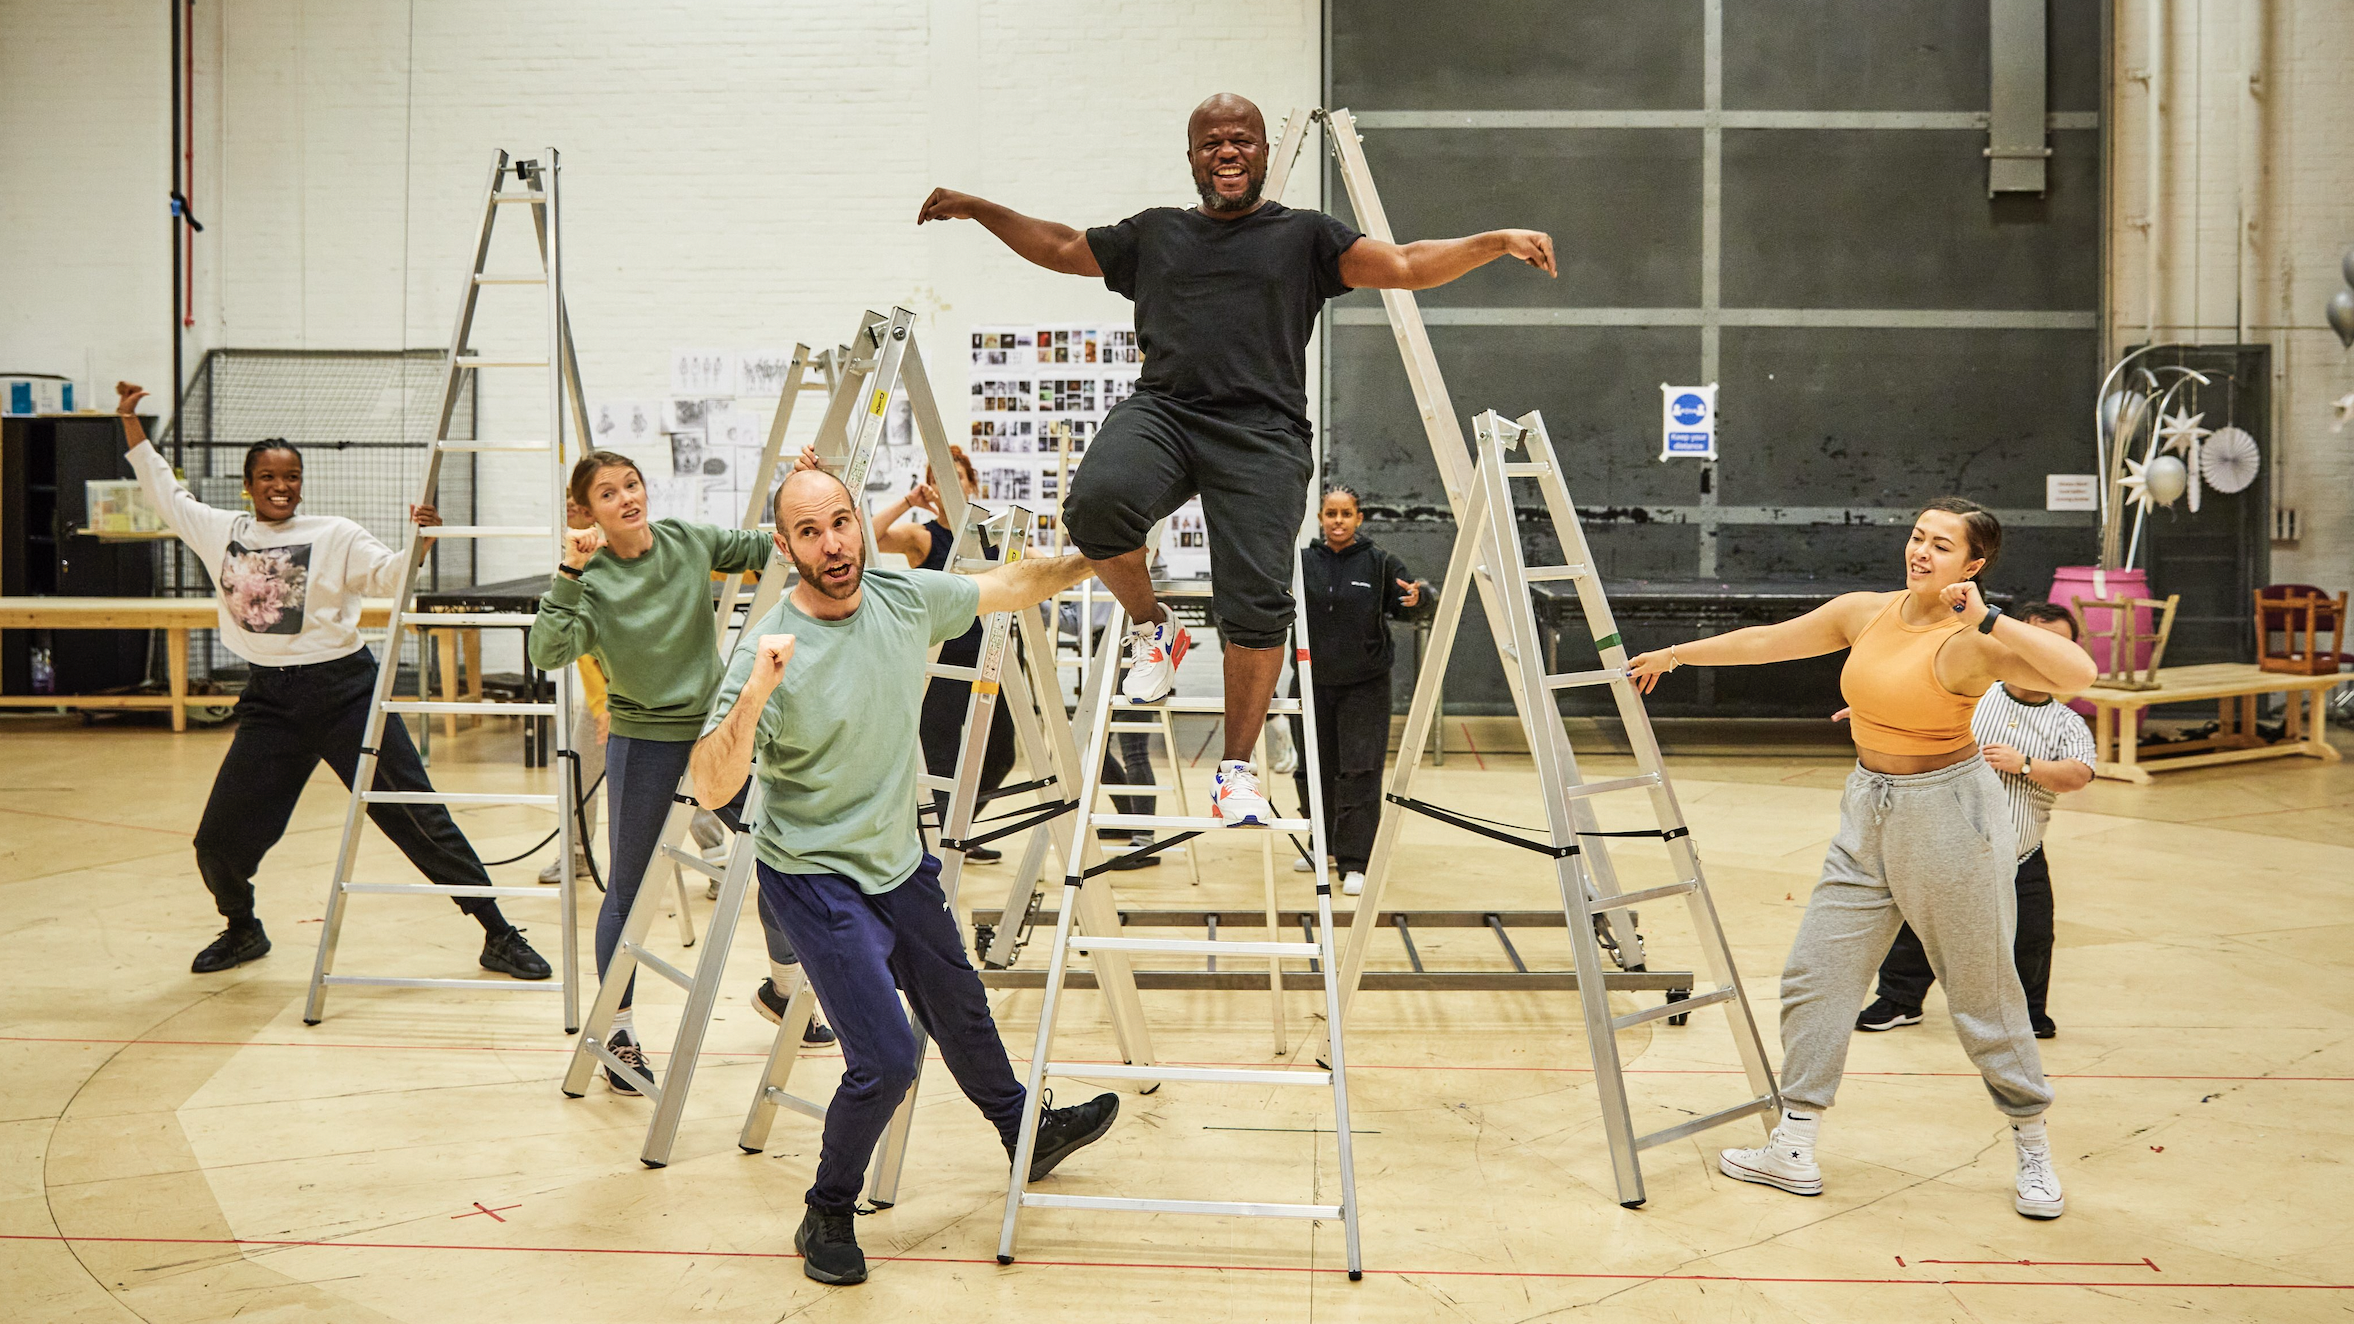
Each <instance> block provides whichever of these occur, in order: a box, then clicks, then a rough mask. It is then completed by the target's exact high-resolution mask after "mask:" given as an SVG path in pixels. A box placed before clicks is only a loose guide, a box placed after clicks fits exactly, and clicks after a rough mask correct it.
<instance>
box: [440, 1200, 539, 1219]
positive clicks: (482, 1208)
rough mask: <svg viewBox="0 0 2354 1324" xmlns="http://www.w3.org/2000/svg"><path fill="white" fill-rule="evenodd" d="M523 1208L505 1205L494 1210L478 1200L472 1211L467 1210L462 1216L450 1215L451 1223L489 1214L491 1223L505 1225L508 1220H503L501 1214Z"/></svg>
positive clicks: (515, 1205) (516, 1205) (517, 1205)
mask: <svg viewBox="0 0 2354 1324" xmlns="http://www.w3.org/2000/svg"><path fill="white" fill-rule="evenodd" d="M522 1207H523V1206H522V1205H519V1204H503V1205H500V1206H499V1207H498V1208H496V1209H493V1208H491V1207H490V1206H488V1205H486V1204H484V1203H483V1202H482V1201H480V1200H476V1201H475V1202H474V1207H473V1208H472V1209H469V1210H467V1211H466V1212H465V1213H462V1214H451V1215H450V1221H451V1222H453V1223H454V1222H456V1221H457V1220H459V1219H461V1218H472V1217H474V1216H475V1215H476V1214H489V1215H490V1221H491V1222H493V1223H504V1222H506V1221H507V1220H506V1219H503V1218H501V1217H499V1215H500V1214H503V1213H505V1212H507V1211H508V1210H510V1209H521V1208H522Z"/></svg>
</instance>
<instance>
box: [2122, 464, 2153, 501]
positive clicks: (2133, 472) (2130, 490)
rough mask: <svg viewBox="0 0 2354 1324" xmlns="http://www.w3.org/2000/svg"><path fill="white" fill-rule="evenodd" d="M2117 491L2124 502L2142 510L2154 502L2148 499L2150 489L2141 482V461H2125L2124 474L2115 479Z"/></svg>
mask: <svg viewBox="0 0 2354 1324" xmlns="http://www.w3.org/2000/svg"><path fill="white" fill-rule="evenodd" d="M2117 491H2118V493H2119V495H2120V496H2121V497H2122V498H2123V500H2124V501H2125V502H2129V503H2131V504H2132V505H2134V506H2137V507H2139V508H2140V509H2141V510H2143V511H2144V512H2147V511H2148V510H2149V508H2150V507H2151V506H2152V505H2153V504H2155V503H2153V502H2152V501H2151V500H2150V489H2149V488H2148V487H2147V486H2146V485H2145V484H2144V483H2143V482H2142V462H2141V461H2139V460H2132V459H2129V460H2127V461H2126V462H2125V476H2124V477H2123V478H2120V479H2118V480H2117Z"/></svg>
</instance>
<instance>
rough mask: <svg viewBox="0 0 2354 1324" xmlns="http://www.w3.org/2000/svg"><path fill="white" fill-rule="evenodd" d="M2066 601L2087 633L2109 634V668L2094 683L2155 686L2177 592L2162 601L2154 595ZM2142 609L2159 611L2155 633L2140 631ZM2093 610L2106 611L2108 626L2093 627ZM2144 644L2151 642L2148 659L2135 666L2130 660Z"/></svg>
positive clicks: (2107, 686)
mask: <svg viewBox="0 0 2354 1324" xmlns="http://www.w3.org/2000/svg"><path fill="white" fill-rule="evenodd" d="M2069 602H2070V603H2071V604H2073V605H2074V607H2075V610H2076V623H2077V624H2078V625H2080V626H2082V627H2083V628H2084V633H2085V634H2086V635H2088V636H2089V635H2093V634H2106V635H2108V637H2109V670H2107V671H2105V672H2103V673H2102V674H2101V678H2100V679H2099V680H2098V681H2097V682H2095V683H2096V684H2098V685H2100V686H2101V687H2102V688H2104V689H2112V690H2151V689H2156V688H2157V687H2158V681H2157V674H2158V667H2159V665H2160V664H2161V663H2162V662H2163V661H2164V660H2165V657H2166V640H2167V637H2168V636H2170V635H2172V634H2173V633H2174V609H2175V607H2177V606H2178V605H2180V604H2181V602H2182V595H2181V594H2180V593H2169V594H2167V595H2166V599H2165V601H2163V602H2161V601H2159V600H2158V599H2156V598H2116V599H2110V600H2103V599H2100V598H2092V599H2085V598H2070V599H2069ZM2145 609H2147V610H2150V611H2154V612H2156V613H2158V628H2157V631H2156V632H2155V633H2152V634H2143V633H2142V632H2141V625H2140V621H2141V613H2142V611H2143V610H2145ZM2096 611H2107V612H2108V613H2109V628H2108V629H2106V630H2096V629H2095V628H2094V627H2093V623H2092V613H2093V612H2096ZM2143 644H2149V645H2151V648H2150V662H2149V665H2148V666H2145V667H2140V668H2136V667H2135V666H2134V665H2133V659H2134V657H2135V656H2136V655H2137V654H2139V653H2140V652H2141V646H2142V645H2143Z"/></svg>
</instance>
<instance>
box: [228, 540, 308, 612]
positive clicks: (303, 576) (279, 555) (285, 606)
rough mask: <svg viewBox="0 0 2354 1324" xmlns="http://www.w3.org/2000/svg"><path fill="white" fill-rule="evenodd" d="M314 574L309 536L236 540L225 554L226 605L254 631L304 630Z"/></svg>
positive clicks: (229, 610)
mask: <svg viewBox="0 0 2354 1324" xmlns="http://www.w3.org/2000/svg"><path fill="white" fill-rule="evenodd" d="M310 575H311V545H310V544H309V543H307V542H306V543H296V544H293V545H291V546H286V547H262V548H248V547H246V546H245V544H243V543H240V542H234V541H232V542H231V543H230V544H229V546H228V550H227V554H226V555H224V556H222V557H221V573H220V601H221V610H222V611H223V612H224V613H226V614H227V615H228V617H229V618H230V619H231V620H233V621H235V622H237V625H238V627H239V628H240V629H243V630H247V631H250V632H251V633H254V634H301V633H302V608H303V595H304V594H305V592H307V591H308V589H309V587H310Z"/></svg>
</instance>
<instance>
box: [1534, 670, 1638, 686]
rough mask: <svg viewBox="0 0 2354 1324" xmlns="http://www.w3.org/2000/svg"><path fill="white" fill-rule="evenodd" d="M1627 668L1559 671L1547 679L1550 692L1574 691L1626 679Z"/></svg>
mask: <svg viewBox="0 0 2354 1324" xmlns="http://www.w3.org/2000/svg"><path fill="white" fill-rule="evenodd" d="M1626 674H1627V673H1626V668H1624V667H1604V668H1602V669H1601V670H1600V671H1559V672H1555V673H1554V674H1552V675H1550V676H1547V677H1545V688H1546V689H1549V690H1574V689H1577V688H1579V687H1581V686H1586V685H1608V684H1610V683H1611V682H1612V681H1617V680H1624V679H1626Z"/></svg>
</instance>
